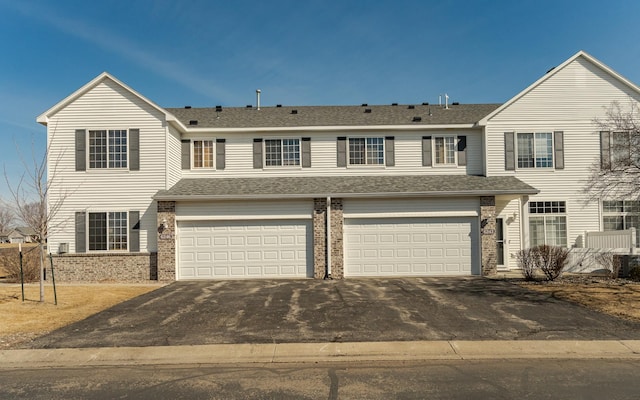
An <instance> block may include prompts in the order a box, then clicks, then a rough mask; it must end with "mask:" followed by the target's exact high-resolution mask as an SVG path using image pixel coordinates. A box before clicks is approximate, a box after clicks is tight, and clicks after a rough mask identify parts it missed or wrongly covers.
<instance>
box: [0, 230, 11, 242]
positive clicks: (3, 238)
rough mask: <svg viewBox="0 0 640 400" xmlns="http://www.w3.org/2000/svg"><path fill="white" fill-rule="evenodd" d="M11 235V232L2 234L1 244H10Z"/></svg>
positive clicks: (0, 236)
mask: <svg viewBox="0 0 640 400" xmlns="http://www.w3.org/2000/svg"><path fill="white" fill-rule="evenodd" d="M9 233H11V232H0V243H9Z"/></svg>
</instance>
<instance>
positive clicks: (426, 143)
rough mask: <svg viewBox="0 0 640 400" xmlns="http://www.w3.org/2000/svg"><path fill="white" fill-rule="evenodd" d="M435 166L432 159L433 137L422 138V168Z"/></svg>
mask: <svg viewBox="0 0 640 400" xmlns="http://www.w3.org/2000/svg"><path fill="white" fill-rule="evenodd" d="M431 165H433V162H432V159H431V136H423V137H422V166H424V167H430V166H431Z"/></svg>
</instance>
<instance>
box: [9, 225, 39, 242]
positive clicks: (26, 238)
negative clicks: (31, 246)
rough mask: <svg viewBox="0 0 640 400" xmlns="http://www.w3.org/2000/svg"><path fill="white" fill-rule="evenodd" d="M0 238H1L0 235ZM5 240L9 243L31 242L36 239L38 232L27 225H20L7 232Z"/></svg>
mask: <svg viewBox="0 0 640 400" xmlns="http://www.w3.org/2000/svg"><path fill="white" fill-rule="evenodd" d="M0 239H2V237H1V236H0ZM7 240H8V242H9V243H32V242H37V241H38V234H37V233H36V231H34V230H33V229H32V228H29V227H28V226H21V227H17V228H15V229H13V230H12V231H11V232H9V233H8V234H7Z"/></svg>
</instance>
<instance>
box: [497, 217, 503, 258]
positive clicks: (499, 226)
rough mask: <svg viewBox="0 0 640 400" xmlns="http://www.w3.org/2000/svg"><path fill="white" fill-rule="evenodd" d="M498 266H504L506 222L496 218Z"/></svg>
mask: <svg viewBox="0 0 640 400" xmlns="http://www.w3.org/2000/svg"><path fill="white" fill-rule="evenodd" d="M496 246H497V248H496V264H497V265H498V267H502V266H504V221H503V219H502V218H496Z"/></svg>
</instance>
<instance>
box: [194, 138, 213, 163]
mask: <svg viewBox="0 0 640 400" xmlns="http://www.w3.org/2000/svg"><path fill="white" fill-rule="evenodd" d="M214 151H215V148H214V141H213V140H194V141H193V168H213V167H214V166H215V164H214V163H213V155H214Z"/></svg>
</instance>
